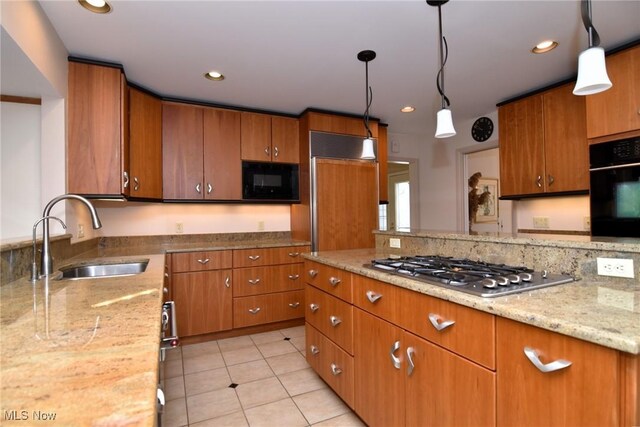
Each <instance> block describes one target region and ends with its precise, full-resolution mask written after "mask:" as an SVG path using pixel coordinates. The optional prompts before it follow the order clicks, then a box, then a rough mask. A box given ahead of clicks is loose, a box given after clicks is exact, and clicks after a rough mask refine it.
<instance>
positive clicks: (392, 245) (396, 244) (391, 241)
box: [389, 237, 400, 248]
mask: <svg viewBox="0 0 640 427" xmlns="http://www.w3.org/2000/svg"><path fill="white" fill-rule="evenodd" d="M389 247H390V248H400V239H396V238H393V237H392V238H390V239H389Z"/></svg>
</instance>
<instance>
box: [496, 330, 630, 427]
mask: <svg viewBox="0 0 640 427" xmlns="http://www.w3.org/2000/svg"><path fill="white" fill-rule="evenodd" d="M525 349H527V350H528V352H529V355H527V354H526V352H525ZM532 351H533V352H534V353H535V354H533V353H531V352H532ZM530 357H533V360H532V359H530ZM536 357H537V360H538V361H539V362H538V364H542V365H541V367H542V366H543V365H546V367H547V368H550V369H549V370H548V371H547V372H542V371H541V370H540V368H538V367H536V366H535V365H534V360H536ZM560 360H564V361H567V362H570V363H571V364H570V365H568V366H566V365H565V364H558V365H557V366H555V367H554V366H553V365H551V366H549V364H551V363H552V362H558V361H560ZM497 367H498V371H497V373H498V394H497V396H498V426H510V425H511V426H512V425H519V426H542V425H567V426H619V425H623V424H625V423H622V422H621V420H620V419H621V417H620V412H619V410H620V409H619V408H620V405H619V403H618V402H619V399H620V387H619V384H620V383H621V382H623V381H622V380H621V378H620V372H621V371H620V366H619V354H618V352H617V351H615V350H612V349H610V348H606V347H602V346H599V345H596V344H592V343H588V342H586V341H582V340H579V339H576V338H571V337H568V336H565V335H560V334H557V333H555V332H550V331H546V330H543V329H540V328H536V327H533V326H529V325H525V324H522V323H519V322H515V321H512V320H508V319H504V318H498V319H497ZM556 368H557V369H556ZM501 403H507V404H501ZM625 425H626V424H625Z"/></svg>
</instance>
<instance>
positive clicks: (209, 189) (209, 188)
mask: <svg viewBox="0 0 640 427" xmlns="http://www.w3.org/2000/svg"><path fill="white" fill-rule="evenodd" d="M212 191H213V186H212V185H211V184H209V183H208V182H207V194H211V192H212Z"/></svg>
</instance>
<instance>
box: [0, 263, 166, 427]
mask: <svg viewBox="0 0 640 427" xmlns="http://www.w3.org/2000/svg"><path fill="white" fill-rule="evenodd" d="M140 258H141V257H135V258H134V259H140ZM144 258H148V259H149V264H148V266H147V269H146V271H145V272H144V273H141V274H138V275H135V276H121V277H110V278H99V279H82V280H55V279H53V278H51V279H41V280H39V281H37V282H35V283H31V282H30V281H29V280H28V279H27V278H22V279H20V280H16V281H15V282H12V283H9V284H7V285H5V286H2V287H1V288H0V296H1V298H0V301H1V306H0V307H1V313H0V326H1V328H0V343H1V346H2V349H1V352H0V357H1V361H0V365H1V368H0V369H1V371H0V372H1V375H2V408H0V410H1V411H2V414H3V423H4V422H7V420H6V418H5V414H6V413H7V411H18V417H20V416H22V415H24V416H26V417H27V420H26V421H27V424H29V421H31V422H35V421H37V420H38V418H37V415H38V414H41V413H44V414H50V415H51V416H55V422H56V423H59V424H60V425H142V426H152V425H154V423H155V418H156V414H155V408H156V386H157V381H158V378H157V376H158V353H159V344H160V311H161V307H162V291H161V290H162V284H163V278H164V256H162V255H149V256H145V257H144ZM84 259H85V260H86V258H84ZM130 259H132V257H117V258H113V257H110V258H101V259H100V261H105V262H110V261H121V260H130ZM52 277H55V275H54V276H52ZM125 402H126V404H124V403H125ZM22 411H26V412H22ZM18 419H20V418H18Z"/></svg>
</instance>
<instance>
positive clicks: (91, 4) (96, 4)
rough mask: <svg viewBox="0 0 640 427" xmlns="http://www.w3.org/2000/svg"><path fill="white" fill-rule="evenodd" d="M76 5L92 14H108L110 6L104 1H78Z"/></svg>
mask: <svg viewBox="0 0 640 427" xmlns="http://www.w3.org/2000/svg"><path fill="white" fill-rule="evenodd" d="M78 3H80V5H81V6H82V7H84V8H85V9H87V10H90V11H91V12H94V13H109V12H111V6H110V5H109V3H107V2H106V1H104V0H78Z"/></svg>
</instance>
